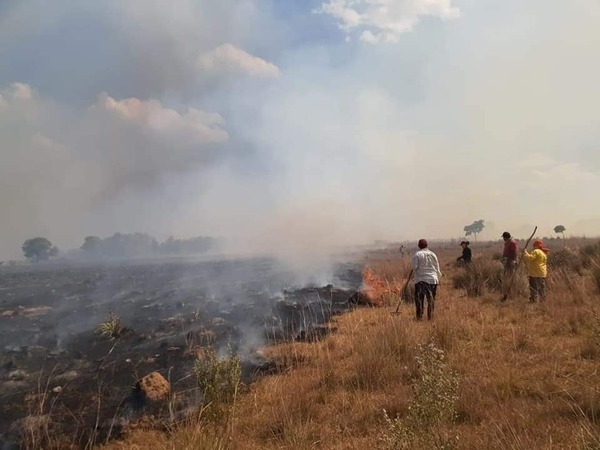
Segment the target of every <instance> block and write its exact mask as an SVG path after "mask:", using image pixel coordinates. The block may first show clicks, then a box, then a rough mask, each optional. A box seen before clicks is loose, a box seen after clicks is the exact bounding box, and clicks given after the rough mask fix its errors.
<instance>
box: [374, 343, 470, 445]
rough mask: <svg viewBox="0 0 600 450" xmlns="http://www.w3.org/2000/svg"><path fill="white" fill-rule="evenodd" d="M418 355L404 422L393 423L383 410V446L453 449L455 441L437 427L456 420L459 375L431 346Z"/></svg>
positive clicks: (425, 346)
mask: <svg viewBox="0 0 600 450" xmlns="http://www.w3.org/2000/svg"><path fill="white" fill-rule="evenodd" d="M417 353H418V354H417V356H416V357H415V360H416V362H417V366H418V376H417V378H416V380H415V382H414V384H413V386H412V387H413V392H414V396H415V397H414V400H413V401H412V402H411V403H410V405H409V406H408V414H407V415H406V417H404V418H400V417H396V418H395V419H392V418H390V417H389V416H388V414H387V412H386V411H385V410H384V412H383V413H384V420H385V421H386V424H387V430H386V432H384V435H383V437H382V439H381V440H382V443H383V445H384V447H385V448H389V449H411V448H415V447H423V448H432V449H440V450H441V449H451V448H456V447H457V441H458V437H457V436H447V435H445V434H444V433H443V432H442V431H441V430H440V429H439V427H440V425H442V424H445V423H452V422H453V421H454V420H455V419H456V414H457V413H456V402H457V400H458V387H459V378H458V375H457V374H456V373H455V372H454V371H452V370H451V369H449V368H448V367H447V365H446V361H445V359H446V355H445V353H444V351H443V350H442V349H440V348H438V347H437V346H436V345H435V344H434V343H433V342H430V343H429V344H427V345H421V346H419V350H418V352H417Z"/></svg>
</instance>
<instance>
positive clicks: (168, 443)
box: [108, 241, 600, 450]
mask: <svg viewBox="0 0 600 450" xmlns="http://www.w3.org/2000/svg"><path fill="white" fill-rule="evenodd" d="M559 244H560V245H561V246H566V245H570V244H569V243H566V242H559V241H557V242H556V245H559ZM473 247H474V251H475V252H476V253H479V260H478V264H479V266H478V268H477V270H479V271H480V272H477V273H475V274H470V275H465V269H464V268H461V267H454V265H453V264H452V261H453V259H454V258H455V256H456V253H457V252H456V248H455V247H452V248H450V247H448V248H447V249H440V251H439V252H438V254H439V255H441V257H440V259H441V260H442V263H443V267H444V271H445V272H447V274H446V275H447V277H446V278H445V279H444V281H443V283H442V285H441V286H440V292H439V299H438V302H437V304H436V319H435V321H433V322H417V321H415V320H414V318H413V317H414V311H413V306H412V305H411V304H408V303H407V304H404V303H403V304H401V309H400V314H399V315H394V314H392V312H393V311H394V309H395V302H393V301H388V305H390V304H391V306H387V307H383V308H376V309H362V310H356V311H353V312H351V313H349V314H346V315H344V316H342V317H337V318H336V319H335V321H336V323H335V326H336V328H337V332H336V333H335V334H333V335H331V336H329V337H327V338H326V339H325V340H323V341H320V342H316V343H310V344H307V343H290V344H281V345H278V346H274V347H271V348H269V349H267V350H266V352H267V354H269V355H270V356H271V357H273V358H274V359H276V360H277V361H278V364H279V367H280V369H281V370H280V373H279V374H277V375H273V376H268V377H265V378H263V379H261V380H259V381H258V382H256V383H254V384H253V385H251V386H249V388H248V392H247V393H245V394H243V395H241V396H240V397H239V399H238V401H237V405H236V410H237V413H236V417H235V419H234V423H233V425H232V427H231V428H228V430H229V431H228V433H227V434H226V435H225V436H219V435H218V433H217V434H215V433H216V432H215V431H214V430H213V431H209V430H207V429H205V428H202V427H200V426H187V427H185V426H184V427H181V428H179V429H176V430H174V431H172V432H171V433H170V434H160V433H156V432H137V433H134V434H133V435H132V436H130V438H129V440H127V441H125V442H122V443H113V444H111V445H110V446H109V447H108V448H111V449H117V448H119V449H133V448H160V449H162V448H165V449H166V448H172V449H183V448H215V449H217V448H233V449H249V450H253V449H364V448H377V447H379V448H389V442H390V440H389V439H386V437H389V433H390V428H389V422H386V419H385V416H384V410H385V411H386V413H387V415H388V417H389V418H391V419H394V418H398V419H399V420H401V421H403V422H402V424H403V425H402V426H408V427H413V428H415V427H418V425H416V424H411V421H410V420H407V419H408V418H410V417H412V416H411V414H412V413H411V411H412V410H413V409H414V408H415V406H414V405H415V404H421V405H422V404H423V402H421V403H419V398H418V395H419V394H418V392H422V391H419V388H418V386H419V385H418V383H419V380H420V379H421V378H422V369H420V366H419V363H418V361H417V358H416V357H417V356H421V355H422V352H423V350H422V348H423V347H421V346H422V345H426V344H427V343H429V342H435V345H436V347H437V348H439V349H441V350H443V351H444V355H445V362H444V364H445V365H446V366H447V368H448V370H449V371H451V373H453V374H456V377H457V380H458V391H457V399H456V401H455V403H453V406H452V408H453V413H452V414H448V415H444V416H443V417H441V418H440V420H439V421H438V422H436V424H435V427H434V429H435V433H437V434H436V435H437V436H445V437H457V440H454V439H446V438H444V439H441V440H440V439H433V440H428V439H420V438H419V439H414V440H413V441H410V443H409V444H410V447H409V448H415V449H425V448H427V449H430V448H460V449H483V448H486V449H487V448H490V449H527V450H530V449H534V448H535V449H592V448H594V449H598V448H600V428H599V427H600V371H599V370H598V367H599V366H598V364H599V363H600V296H599V295H598V287H599V286H597V285H596V283H597V278H595V277H596V275H595V274H594V272H593V268H592V265H590V263H586V264H587V267H582V268H579V265H578V262H577V261H576V260H575V259H573V258H571V256H572V255H570V254H569V255H567V256H568V257H567V256H565V257H564V258H563V260H559V259H557V260H556V261H554V263H553V265H552V266H551V276H550V279H549V281H548V284H549V293H548V299H547V301H546V302H544V303H537V304H529V303H528V301H527V295H526V294H527V292H526V288H525V287H526V284H525V280H524V274H519V283H518V289H517V291H516V294H515V295H514V297H513V298H511V299H510V300H509V301H507V302H505V303H501V302H500V301H499V300H500V295H499V294H500V292H501V284H498V281H497V280H496V279H495V278H494V277H495V274H494V273H495V272H493V270H492V269H491V268H492V267H493V268H494V269H496V268H497V266H495V265H494V266H492V264H495V263H494V262H492V261H491V260H492V254H493V252H495V251H496V250H497V248H496V247H495V246H489V247H488V248H485V252H486V253H485V254H483V255H482V254H481V249H483V248H484V246H483V245H482V246H481V248H478V247H477V245H473ZM434 250H436V249H434ZM570 251H571V250H569V252H570ZM573 251H576V250H573ZM563 256H564V255H563ZM486 259H487V260H488V261H486ZM592 260H593V259H590V261H592ZM561 261H562V262H561ZM369 264H370V266H371V267H372V268H373V270H375V271H376V272H377V273H378V274H379V275H380V276H381V277H382V278H384V279H386V280H389V281H390V282H395V283H396V282H399V281H400V282H402V281H403V279H404V277H405V276H406V274H407V272H408V270H407V262H406V260H405V259H400V260H394V259H393V258H392V257H391V256H390V255H389V254H388V253H385V254H383V256H382V255H378V254H375V255H371V256H370V257H369ZM578 269H580V270H578ZM468 277H478V278H476V279H477V280H479V281H482V280H483V289H482V290H481V291H479V292H472V283H473V280H472V279H471V280H470V279H469V278H468ZM448 279H450V280H453V282H452V283H447V282H446V281H445V280H448ZM456 280H463V281H465V280H466V282H464V283H463V282H462V281H461V282H457V281H456ZM469 289H471V292H467V291H468V290H469ZM467 294H468V295H467ZM390 300H391V299H390ZM415 402H417V403H415ZM418 417H421V416H418ZM407 424H408V425H407ZM410 430H411V429H409V433H408V435H409V436H413V438H414V436H415V435H414V434H411V433H412V432H418V430H415V429H412V431H410ZM399 436H400V437H401V436H403V435H401V434H400V435H399ZM413 438H411V439H413ZM195 439H197V440H195ZM150 444H152V445H151V446H149V445H150ZM406 445H407V444H406V442H404V443H397V444H396V448H403V447H402V446H405V447H406Z"/></svg>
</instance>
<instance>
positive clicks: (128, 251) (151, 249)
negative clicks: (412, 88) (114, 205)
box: [81, 233, 216, 259]
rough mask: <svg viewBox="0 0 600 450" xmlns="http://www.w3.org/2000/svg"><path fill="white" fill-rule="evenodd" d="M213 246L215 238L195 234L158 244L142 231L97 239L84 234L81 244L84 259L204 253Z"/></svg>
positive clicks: (171, 238)
mask: <svg viewBox="0 0 600 450" xmlns="http://www.w3.org/2000/svg"><path fill="white" fill-rule="evenodd" d="M215 246H216V239H215V238H211V237H204V236H198V237H194V238H190V239H174V238H173V237H172V236H171V237H169V238H168V239H167V240H166V241H164V242H161V243H159V242H158V241H157V240H156V239H154V238H153V237H152V236H149V235H147V234H144V233H131V234H121V233H115V234H113V235H112V236H110V237H107V238H104V239H101V238H99V237H98V236H88V237H86V238H85V240H84V242H83V244H82V245H81V251H82V256H84V257H86V258H94V259H95V258H100V259H103V258H107V259H119V258H142V257H152V256H186V255H196V254H201V253H206V252H207V251H209V250H211V249H213V248H214V247H215Z"/></svg>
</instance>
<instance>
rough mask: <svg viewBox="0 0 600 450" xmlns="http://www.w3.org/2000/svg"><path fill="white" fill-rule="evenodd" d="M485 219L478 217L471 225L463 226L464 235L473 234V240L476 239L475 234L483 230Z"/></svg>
mask: <svg viewBox="0 0 600 450" xmlns="http://www.w3.org/2000/svg"><path fill="white" fill-rule="evenodd" d="M484 222H485V220H483V219H479V220H476V221H475V222H473V223H472V224H471V225H466V226H465V228H464V232H465V236H471V235H473V236H475V240H477V235H478V234H479V233H481V232H482V231H483V229H484V228H485V225H484Z"/></svg>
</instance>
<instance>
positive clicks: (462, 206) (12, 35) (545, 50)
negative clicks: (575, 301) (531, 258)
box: [0, 0, 600, 259]
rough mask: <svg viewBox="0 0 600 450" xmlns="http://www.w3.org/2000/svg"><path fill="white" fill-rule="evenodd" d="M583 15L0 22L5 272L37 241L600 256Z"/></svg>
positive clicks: (285, 15) (162, 15)
mask: <svg viewBox="0 0 600 450" xmlns="http://www.w3.org/2000/svg"><path fill="white" fill-rule="evenodd" d="M598 23H600V4H599V3H598V2H597V1H595V0H573V1H571V2H547V1H542V0H532V1H530V2H521V1H518V0H504V1H495V2H491V3H490V2H476V1H473V0H434V1H431V0H386V1H383V2H375V1H372V0H358V1H349V0H309V1H306V2H285V1H281V0H237V1H234V0H219V1H216V0H171V1H164V0H133V1H129V2H122V1H119V0H109V1H106V2H81V1H74V0H57V1H54V2H51V3H50V2H44V1H42V0H25V1H19V2H0V208H1V209H0V211H2V214H1V215H0V259H8V258H16V257H19V256H20V253H21V252H20V246H21V244H22V243H23V241H24V240H25V239H27V238H30V237H33V236H38V235H41V236H45V237H47V238H48V239H50V240H51V241H52V242H53V243H55V244H56V245H58V246H59V247H61V248H63V249H66V248H70V247H78V246H79V245H81V243H82V242H83V238H84V237H85V236H87V235H99V236H108V235H112V234H113V233H114V232H116V231H120V232H124V233H128V232H134V231H139V232H144V233H149V234H151V235H154V236H156V237H157V238H159V239H165V238H166V237H167V236H169V235H174V236H181V237H190V236H197V235H204V236H207V235H213V236H219V237H225V238H230V239H231V241H230V242H233V243H235V250H237V251H252V252H269V251H271V252H276V253H278V254H298V253H301V254H303V255H306V256H315V257H319V258H325V256H324V254H323V253H324V252H323V249H326V248H328V247H330V246H337V245H343V244H348V243H356V244H359V243H364V242H371V241H373V240H374V239H394V240H400V239H414V238H418V237H423V236H425V237H430V238H435V237H439V238H443V237H451V236H457V235H459V234H460V233H461V230H462V229H463V227H464V226H465V225H467V224H470V223H471V222H472V221H473V220H476V219H482V218H483V219H486V220H487V221H490V222H493V223H494V225H495V226H494V227H492V229H489V230H487V231H484V233H482V236H481V237H482V238H493V239H495V238H497V237H498V235H499V234H500V232H501V231H503V230H504V229H508V230H517V231H518V230H520V229H521V228H523V229H524V228H525V226H526V225H528V224H537V225H539V226H540V228H541V231H540V232H541V234H542V235H553V234H554V233H553V231H552V228H553V227H554V226H555V225H557V224H563V225H565V226H566V228H567V234H587V235H597V234H599V231H600V207H599V206H598V202H597V201H595V199H594V197H595V193H596V192H599V191H600V148H599V146H600V132H599V130H600V115H599V114H598V113H597V108H598V104H600V90H599V89H598V81H597V80H598V79H600V59H599V58H597V57H596V55H598V54H599V52H600V28H599V27H598V26H597V25H598Z"/></svg>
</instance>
